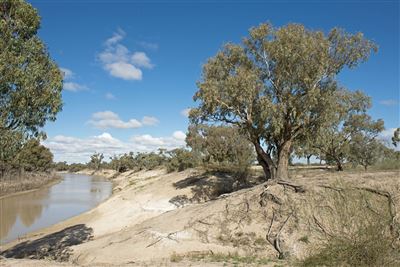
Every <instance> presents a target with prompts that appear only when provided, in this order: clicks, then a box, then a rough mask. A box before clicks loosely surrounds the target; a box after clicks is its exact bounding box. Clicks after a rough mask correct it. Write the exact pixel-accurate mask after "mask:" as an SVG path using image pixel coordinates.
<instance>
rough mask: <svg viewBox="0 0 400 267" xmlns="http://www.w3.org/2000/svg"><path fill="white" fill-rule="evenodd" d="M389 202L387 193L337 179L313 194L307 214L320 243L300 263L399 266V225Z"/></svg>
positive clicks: (304, 264) (306, 264)
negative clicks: (358, 186) (331, 184)
mask: <svg viewBox="0 0 400 267" xmlns="http://www.w3.org/2000/svg"><path fill="white" fill-rule="evenodd" d="M385 194H388V196H389V197H387V196H386V195H385ZM392 201H393V199H391V198H390V194H389V193H388V192H383V191H377V190H375V191H374V190H365V189H363V188H357V187H355V186H352V185H350V184H344V183H341V182H338V183H337V184H335V185H333V186H331V187H329V188H326V190H324V191H323V192H319V193H316V196H315V197H314V198H313V200H312V201H311V202H312V204H311V206H310V209H309V214H308V217H309V218H310V221H309V223H310V227H311V228H313V229H314V230H315V231H316V232H317V233H319V236H320V242H319V243H318V244H317V245H315V246H314V247H313V253H311V255H309V256H308V257H307V258H305V259H304V260H303V261H302V262H301V264H300V265H301V266H305V267H312V266H349V267H350V266H393V267H394V266H400V252H399V251H400V247H399V244H398V242H396V239H398V233H400V227H399V224H398V222H397V221H396V216H395V214H392V213H393V212H394V211H393V210H392V208H391V206H390V205H391V202H392ZM299 241H300V240H299Z"/></svg>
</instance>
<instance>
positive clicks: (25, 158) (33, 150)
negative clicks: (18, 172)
mask: <svg viewBox="0 0 400 267" xmlns="http://www.w3.org/2000/svg"><path fill="white" fill-rule="evenodd" d="M16 161H17V162H18V165H19V166H21V167H22V168H23V169H24V170H26V171H47V170H49V169H50V168H52V166H53V154H52V153H51V152H50V149H48V148H47V147H45V146H43V145H41V144H40V141H39V140H38V139H30V140H29V141H28V142H26V143H25V144H24V146H23V147H22V149H21V151H19V153H18V155H17V157H16Z"/></svg>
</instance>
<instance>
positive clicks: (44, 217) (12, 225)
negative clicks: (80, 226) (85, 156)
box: [0, 174, 112, 244]
mask: <svg viewBox="0 0 400 267" xmlns="http://www.w3.org/2000/svg"><path fill="white" fill-rule="evenodd" d="M62 177H63V180H62V181H61V182H60V183H58V184H55V185H53V186H51V187H44V188H42V189H39V190H35V191H31V192H27V193H22V194H16V195H11V196H8V197H4V198H2V199H0V242H1V244H5V243H8V242H10V241H12V240H14V239H16V238H18V237H22V236H24V235H25V234H27V233H29V232H32V231H36V230H39V229H41V228H44V227H48V226H50V225H53V224H55V223H58V222H61V221H63V220H66V219H68V218H70V217H73V216H76V215H78V214H81V213H83V212H85V211H88V210H90V209H92V208H93V207H95V206H96V205H97V204H99V203H100V202H102V201H104V200H105V199H106V198H108V197H109V196H110V195H111V192H112V183H111V182H110V181H108V180H106V179H105V178H102V177H96V176H89V175H81V174H62Z"/></svg>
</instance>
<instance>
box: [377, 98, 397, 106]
mask: <svg viewBox="0 0 400 267" xmlns="http://www.w3.org/2000/svg"><path fill="white" fill-rule="evenodd" d="M379 104H381V105H384V106H396V105H397V104H399V101H397V100H395V99H386V100H381V101H379Z"/></svg>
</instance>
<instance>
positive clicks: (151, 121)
mask: <svg viewBox="0 0 400 267" xmlns="http://www.w3.org/2000/svg"><path fill="white" fill-rule="evenodd" d="M142 123H143V125H156V124H158V123H159V121H158V119H157V118H156V117H149V116H144V117H143V119H142Z"/></svg>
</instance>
